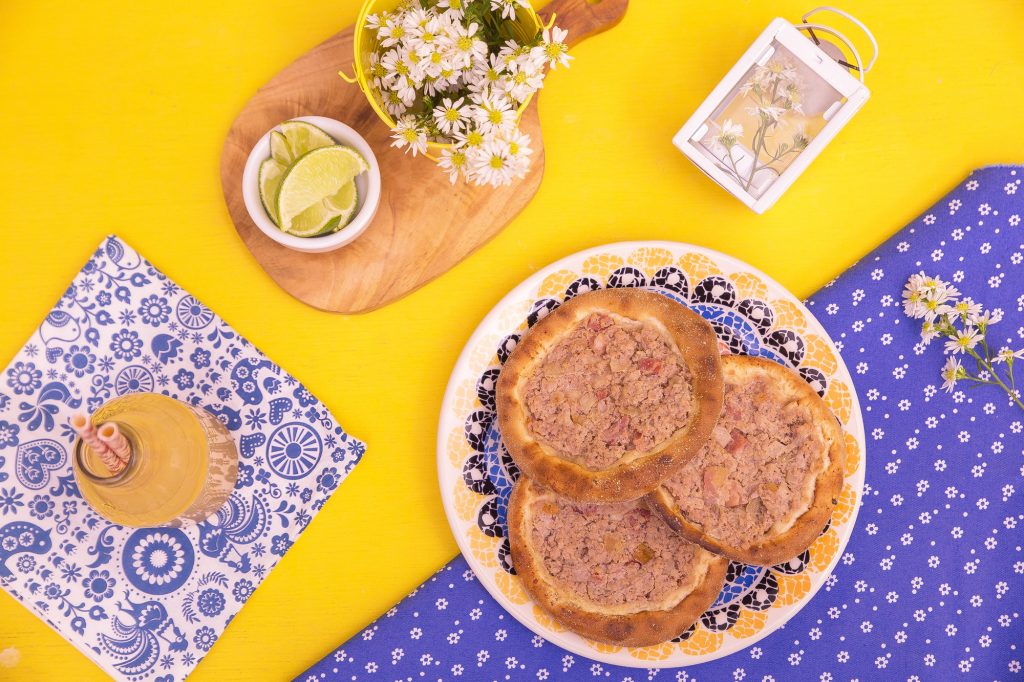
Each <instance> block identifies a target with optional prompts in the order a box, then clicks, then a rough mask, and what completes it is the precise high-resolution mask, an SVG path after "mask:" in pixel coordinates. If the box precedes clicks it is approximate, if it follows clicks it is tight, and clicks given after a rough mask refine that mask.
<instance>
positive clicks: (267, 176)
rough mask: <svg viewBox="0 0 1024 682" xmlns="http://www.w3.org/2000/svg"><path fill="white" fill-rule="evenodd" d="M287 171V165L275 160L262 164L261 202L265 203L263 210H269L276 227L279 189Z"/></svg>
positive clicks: (260, 176)
mask: <svg viewBox="0 0 1024 682" xmlns="http://www.w3.org/2000/svg"><path fill="white" fill-rule="evenodd" d="M285 170H287V169H286V167H285V165H284V164H282V163H278V162H277V161H275V160H274V159H267V160H266V161H264V162H263V163H261V164H260V173H259V186H260V201H262V202H263V208H265V209H267V215H269V216H270V219H271V220H273V221H274V224H275V225H278V220H277V203H276V199H277V188H278V186H279V185H280V184H281V177H282V176H283V175H284V172H285Z"/></svg>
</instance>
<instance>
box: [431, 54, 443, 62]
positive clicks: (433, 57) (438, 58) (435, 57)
mask: <svg viewBox="0 0 1024 682" xmlns="http://www.w3.org/2000/svg"><path fill="white" fill-rule="evenodd" d="M430 63H431V64H440V63H441V53H440V52H434V53H433V54H431V55H430Z"/></svg>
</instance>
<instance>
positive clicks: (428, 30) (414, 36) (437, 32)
mask: <svg viewBox="0 0 1024 682" xmlns="http://www.w3.org/2000/svg"><path fill="white" fill-rule="evenodd" d="M409 43H410V46H411V47H413V49H414V50H415V51H416V53H417V54H418V55H420V56H422V57H425V56H427V55H428V54H430V53H431V52H433V51H434V50H437V49H440V48H444V47H446V46H447V44H448V36H447V34H446V33H445V28H444V24H442V23H441V20H440V19H439V18H438V17H431V18H430V19H428V20H427V21H426V23H424V24H421V25H417V26H414V27H412V28H410V29H409Z"/></svg>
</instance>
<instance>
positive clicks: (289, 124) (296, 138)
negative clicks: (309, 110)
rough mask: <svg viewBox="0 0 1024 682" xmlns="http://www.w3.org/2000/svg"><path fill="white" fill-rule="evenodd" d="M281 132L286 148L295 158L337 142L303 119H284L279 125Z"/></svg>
mask: <svg viewBox="0 0 1024 682" xmlns="http://www.w3.org/2000/svg"><path fill="white" fill-rule="evenodd" d="M280 129H281V134H283V135H284V138H285V139H286V140H288V148H289V149H291V151H292V153H293V154H294V155H295V157H296V158H298V157H300V156H302V155H303V154H305V153H306V152H311V151H313V150H314V149H319V148H320V147H330V146H332V145H335V144H337V142H335V141H334V140H333V139H332V138H331V136H330V135H328V134H327V133H325V132H324V131H322V130H320V129H319V128H317V127H316V126H315V125H313V124H312V123H306V122H305V121H285V122H284V123H282V124H281V125H280Z"/></svg>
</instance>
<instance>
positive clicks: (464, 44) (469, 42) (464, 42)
mask: <svg viewBox="0 0 1024 682" xmlns="http://www.w3.org/2000/svg"><path fill="white" fill-rule="evenodd" d="M455 46H456V47H457V48H459V49H460V50H462V51H463V52H469V50H470V48H472V47H473V39H472V38H470V37H468V36H462V37H461V38H459V39H458V40H457V41H455Z"/></svg>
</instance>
